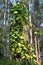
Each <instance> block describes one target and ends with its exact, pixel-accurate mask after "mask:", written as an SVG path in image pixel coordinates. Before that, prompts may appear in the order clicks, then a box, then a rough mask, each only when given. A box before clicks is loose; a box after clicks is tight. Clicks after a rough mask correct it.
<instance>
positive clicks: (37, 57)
mask: <svg viewBox="0 0 43 65" xmlns="http://www.w3.org/2000/svg"><path fill="white" fill-rule="evenodd" d="M35 50H36V61H37V63H38V64H39V65H41V63H40V57H39V43H37V37H36V36H35Z"/></svg>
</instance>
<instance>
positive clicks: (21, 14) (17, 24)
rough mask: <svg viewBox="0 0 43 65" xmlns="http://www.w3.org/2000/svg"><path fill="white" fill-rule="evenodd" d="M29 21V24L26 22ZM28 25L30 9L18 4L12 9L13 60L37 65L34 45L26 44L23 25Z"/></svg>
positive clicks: (11, 45)
mask: <svg viewBox="0 0 43 65" xmlns="http://www.w3.org/2000/svg"><path fill="white" fill-rule="evenodd" d="M26 21H27V22H26ZM24 22H26V23H28V9H27V6H26V5H25V4H22V3H16V4H14V5H13V6H12V7H11V8H10V23H9V24H10V49H11V55H12V58H13V59H16V60H19V61H20V60H23V59H24V60H27V61H28V62H30V63H33V64H36V60H35V54H34V48H33V45H31V44H29V43H27V44H26V45H25V42H24V34H23V23H24Z"/></svg>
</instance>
